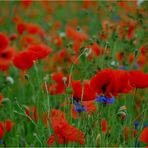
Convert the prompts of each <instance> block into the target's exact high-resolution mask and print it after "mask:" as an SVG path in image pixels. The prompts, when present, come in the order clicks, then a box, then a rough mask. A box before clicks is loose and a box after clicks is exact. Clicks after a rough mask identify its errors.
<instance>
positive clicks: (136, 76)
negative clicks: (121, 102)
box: [129, 70, 148, 88]
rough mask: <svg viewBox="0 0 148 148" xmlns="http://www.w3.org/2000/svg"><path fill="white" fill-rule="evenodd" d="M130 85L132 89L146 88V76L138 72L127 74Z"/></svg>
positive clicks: (147, 79) (147, 81)
mask: <svg viewBox="0 0 148 148" xmlns="http://www.w3.org/2000/svg"><path fill="white" fill-rule="evenodd" d="M129 74H130V84H131V85H132V86H133V87H134V88H147V87H148V74H145V73H144V72H142V71H140V70H133V71H130V72H129Z"/></svg>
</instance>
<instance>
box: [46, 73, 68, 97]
mask: <svg viewBox="0 0 148 148" xmlns="http://www.w3.org/2000/svg"><path fill="white" fill-rule="evenodd" d="M51 77H52V80H53V81H54V82H53V83H51V84H49V85H48V91H49V92H50V94H51V95H54V94H60V93H64V92H65V86H67V85H68V82H69V76H66V77H65V78H66V81H65V82H64V80H63V78H64V74H63V73H62V72H55V73H52V76H51ZM64 83H65V84H64Z"/></svg>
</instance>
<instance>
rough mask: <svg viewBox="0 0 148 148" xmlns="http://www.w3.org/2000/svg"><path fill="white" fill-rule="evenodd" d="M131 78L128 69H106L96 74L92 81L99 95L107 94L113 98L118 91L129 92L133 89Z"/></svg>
mask: <svg viewBox="0 0 148 148" xmlns="http://www.w3.org/2000/svg"><path fill="white" fill-rule="evenodd" d="M129 79H130V75H129V73H128V72H127V71H124V70H112V69H104V70H102V71H99V72H98V73H97V74H96V75H94V76H93V77H92V78H91V80H90V83H91V86H92V87H93V89H94V90H95V91H96V92H97V93H98V94H99V95H100V94H105V95H106V96H107V97H109V98H111V97H112V96H117V95H118V93H128V92H129V91H130V90H131V89H132V87H131V85H130V81H129Z"/></svg>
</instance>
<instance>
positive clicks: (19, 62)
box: [13, 51, 34, 71]
mask: <svg viewBox="0 0 148 148" xmlns="http://www.w3.org/2000/svg"><path fill="white" fill-rule="evenodd" d="M33 60H34V55H33V53H32V52H30V51H22V52H19V53H18V54H17V55H16V56H15V57H14V59H13V64H14V66H15V67H17V68H18V69H21V70H22V71H24V70H26V69H30V68H31V67H32V66H33Z"/></svg>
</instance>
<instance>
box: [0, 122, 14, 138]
mask: <svg viewBox="0 0 148 148" xmlns="http://www.w3.org/2000/svg"><path fill="white" fill-rule="evenodd" d="M13 126H14V123H13V122H12V121H11V120H6V121H4V122H2V121H0V140H1V139H2V138H3V136H4V134H5V133H8V132H10V131H11V130H12V128H13Z"/></svg>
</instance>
